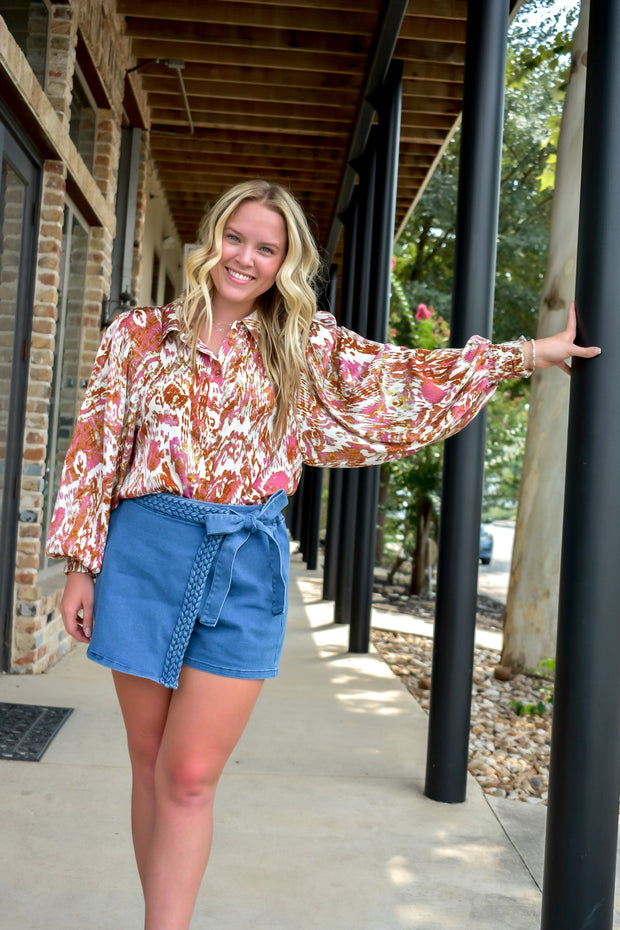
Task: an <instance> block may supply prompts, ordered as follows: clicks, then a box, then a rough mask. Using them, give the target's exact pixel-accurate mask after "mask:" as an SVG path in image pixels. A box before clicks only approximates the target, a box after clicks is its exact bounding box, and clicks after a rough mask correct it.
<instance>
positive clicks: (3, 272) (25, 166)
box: [0, 122, 40, 670]
mask: <svg viewBox="0 0 620 930" xmlns="http://www.w3.org/2000/svg"><path fill="white" fill-rule="evenodd" d="M39 187H40V171H39V168H38V166H37V165H36V163H35V162H34V161H33V160H32V159H31V158H30V156H29V155H28V154H27V152H26V150H25V149H24V148H23V147H22V146H21V145H20V144H19V142H18V141H17V138H16V137H15V136H14V135H13V134H12V133H11V132H10V131H9V129H8V127H7V126H5V125H4V124H3V123H2V122H0V632H1V633H2V654H1V668H2V670H7V669H8V666H9V662H10V655H11V636H12V615H13V581H14V576H15V549H16V544H17V525H18V518H19V493H20V477H21V465H22V444H23V435H24V418H25V410H26V391H27V387H28V360H29V356H30V330H31V322H32V302H33V294H34V280H35V269H36V240H35V221H36V219H37V209H36V206H37V202H38V198H39Z"/></svg>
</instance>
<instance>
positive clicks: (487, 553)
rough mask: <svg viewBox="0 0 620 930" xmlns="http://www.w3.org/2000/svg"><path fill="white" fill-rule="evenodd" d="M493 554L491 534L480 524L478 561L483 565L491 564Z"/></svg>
mask: <svg viewBox="0 0 620 930" xmlns="http://www.w3.org/2000/svg"><path fill="white" fill-rule="evenodd" d="M492 555H493V536H492V534H491V533H489V531H488V529H487V528H486V526H484V525H483V524H481V525H480V561H481V562H482V564H483V565H490V564H491V556H492Z"/></svg>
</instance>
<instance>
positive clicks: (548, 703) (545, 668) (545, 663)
mask: <svg viewBox="0 0 620 930" xmlns="http://www.w3.org/2000/svg"><path fill="white" fill-rule="evenodd" d="M538 669H539V674H540V676H541V677H542V678H551V679H553V673H554V672H555V659H543V660H542V662H539V663H538ZM510 706H511V707H512V708H513V709H514V711H515V713H516V714H517V716H519V717H525V716H529V717H544V716H545V714H546V713H547V711H548V710H549V711H550V710H551V708H552V706H553V685H551V687H550V688H549V689H548V690H547V691H546V692H545V694H544V695H543V697H542V698H541V700H540V701H536V703H535V704H525V703H524V702H523V701H511V702H510Z"/></svg>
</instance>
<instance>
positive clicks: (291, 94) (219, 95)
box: [142, 69, 460, 109]
mask: <svg viewBox="0 0 620 930" xmlns="http://www.w3.org/2000/svg"><path fill="white" fill-rule="evenodd" d="M166 70H167V71H168V69H166ZM273 79H274V74H273V72H272V73H271V82H270V83H264V84H259V83H256V82H254V81H253V82H249V81H243V82H230V83H226V82H223V81H209V80H204V81H203V80H195V79H192V80H187V79H186V78H185V76H184V77H183V80H184V82H185V90H186V91H187V94H188V96H189V97H190V100H191V99H192V98H200V97H208V98H210V99H220V100H259V101H269V100H273V101H275V102H277V103H280V104H286V103H292V104H298V103H313V104H320V105H321V106H323V107H332V108H333V109H337V108H340V107H347V106H351V107H352V106H356V105H357V102H358V100H359V90H349V89H342V88H337V89H336V88H334V89H332V88H320V87H295V86H291V85H289V84H284V85H283V84H281V83H274V80H273ZM412 83H413V82H412ZM417 83H418V85H419V87H420V88H421V87H422V84H421V82H417ZM428 86H429V87H433V86H434V85H432V84H429V85H428ZM441 86H443V87H444V88H451V87H458V85H456V84H454V85H452V84H444V85H441ZM142 87H143V88H144V90H145V91H146V92H147V94H149V95H150V94H169V93H174V94H177V93H178V92H179V80H178V78H177V76H176V74H166V75H158V76H155V75H145V76H143V78H142ZM429 96H433V95H432V94H430V95H429ZM435 96H448V93H445V94H443V95H441V94H436V95H435ZM459 99H460V95H459Z"/></svg>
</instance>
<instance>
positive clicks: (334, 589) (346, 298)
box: [323, 188, 359, 623]
mask: <svg viewBox="0 0 620 930" xmlns="http://www.w3.org/2000/svg"><path fill="white" fill-rule="evenodd" d="M358 213H359V190H358V189H357V188H356V189H355V190H354V191H353V195H352V197H351V203H350V204H349V208H348V210H347V213H346V216H345V218H344V222H345V239H344V258H343V271H342V300H341V306H340V312H341V316H340V322H341V324H342V325H343V326H348V327H350V326H351V325H352V323H353V307H354V303H355V255H356V252H357V233H358ZM336 476H337V477H336ZM332 480H334V483H335V488H336V490H335V492H334V494H335V495H337V499H336V500H334V501H332V504H333V506H334V507H336V506H337V507H338V510H337V513H335V514H334V516H333V521H334V523H333V525H334V526H335V528H334V529H333V530H332V534H333V536H332V541H331V542H330V545H329V546H328V557H326V562H325V573H324V579H323V596H324V598H325V599H326V600H333V601H335V605H334V620H335V621H336V623H348V621H349V608H350V604H351V585H352V577H353V540H354V538H355V509H354V501H355V492H356V490H357V485H356V483H355V482H356V481H357V474H356V472H355V470H354V469H351V468H347V469H343V470H342V471H341V470H340V469H337V470H335V471H332V472H331V475H330V486H329V494H330V500H331V495H332V490H333V489H332Z"/></svg>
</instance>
